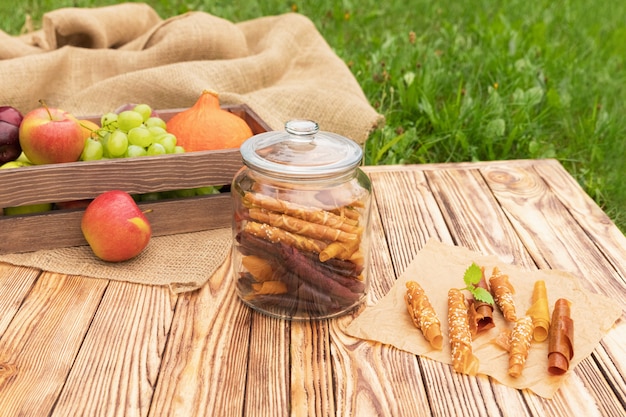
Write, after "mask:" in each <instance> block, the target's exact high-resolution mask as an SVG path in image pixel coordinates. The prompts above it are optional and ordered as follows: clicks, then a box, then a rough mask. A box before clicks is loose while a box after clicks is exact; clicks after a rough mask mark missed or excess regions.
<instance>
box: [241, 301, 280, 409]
mask: <svg viewBox="0 0 626 417" xmlns="http://www.w3.org/2000/svg"><path fill="white" fill-rule="evenodd" d="M290 345H291V324H290V323H289V322H287V321H284V320H280V319H276V318H273V317H267V316H265V315H263V314H261V313H258V312H253V313H252V321H251V329H250V351H249V352H250V353H249V357H248V372H247V373H248V376H247V379H246V398H245V410H244V415H246V416H251V417H252V416H260V417H261V416H276V417H280V416H288V415H289V414H290V406H291V398H290V395H289V392H290V349H289V346H290Z"/></svg>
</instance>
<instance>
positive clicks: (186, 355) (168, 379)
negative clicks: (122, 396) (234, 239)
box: [148, 261, 251, 417]
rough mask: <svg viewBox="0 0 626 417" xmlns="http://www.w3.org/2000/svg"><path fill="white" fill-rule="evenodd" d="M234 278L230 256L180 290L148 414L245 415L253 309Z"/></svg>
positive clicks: (198, 416)
mask: <svg viewBox="0 0 626 417" xmlns="http://www.w3.org/2000/svg"><path fill="white" fill-rule="evenodd" d="M232 283H233V281H232V270H231V268H230V262H229V261H226V262H225V263H224V264H223V265H222V266H221V267H220V268H219V269H218V270H217V271H216V272H215V274H214V275H213V276H212V277H211V278H210V279H209V281H208V282H207V284H206V285H205V286H204V287H202V288H201V289H199V290H197V291H194V292H191V293H184V294H182V295H180V296H179V298H178V303H177V305H176V311H175V313H174V318H173V324H172V328H171V330H170V335H169V338H168V343H167V346H166V350H165V354H164V357H163V361H162V364H161V369H160V372H159V377H158V381H157V385H156V388H155V392H154V397H153V400H152V403H151V407H150V410H149V413H148V415H150V416H159V417H161V416H194V417H196V416H197V417H202V416H231V415H242V413H243V409H244V398H245V383H246V373H247V368H246V367H247V359H248V353H249V348H248V346H249V344H250V340H249V338H250V321H251V320H250V316H251V312H250V310H249V309H248V308H247V307H245V306H244V305H243V303H241V302H240V301H239V300H238V298H237V296H236V294H235V291H234V286H233V285H232Z"/></svg>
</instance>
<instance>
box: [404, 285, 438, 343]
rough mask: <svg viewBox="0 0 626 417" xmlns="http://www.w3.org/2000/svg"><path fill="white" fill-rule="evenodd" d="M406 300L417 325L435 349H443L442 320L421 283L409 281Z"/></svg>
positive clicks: (412, 318)
mask: <svg viewBox="0 0 626 417" xmlns="http://www.w3.org/2000/svg"><path fill="white" fill-rule="evenodd" d="M404 301H405V302H406V306H407V310H408V311H409V315H410V316H411V320H412V321H413V324H414V325H415V327H417V328H418V329H420V330H421V332H422V334H423V335H424V337H425V338H426V340H428V342H429V343H430V345H431V346H432V347H433V348H434V349H437V350H441V349H442V347H443V336H442V334H441V322H440V321H439V318H438V317H437V313H436V312H435V309H434V308H433V306H432V305H431V304H430V300H429V299H428V296H426V294H425V293H424V289H423V288H422V287H421V285H419V284H418V283H417V282H415V281H408V282H407V283H406V294H405V295H404Z"/></svg>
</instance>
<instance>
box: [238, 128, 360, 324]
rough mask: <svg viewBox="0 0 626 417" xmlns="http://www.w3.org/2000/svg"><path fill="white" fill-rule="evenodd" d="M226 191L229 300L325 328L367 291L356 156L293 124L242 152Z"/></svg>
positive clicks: (333, 138) (348, 146)
mask: <svg viewBox="0 0 626 417" xmlns="http://www.w3.org/2000/svg"><path fill="white" fill-rule="evenodd" d="M241 155H242V158H243V162H244V167H243V168H241V170H240V171H239V172H238V173H237V174H236V175H235V177H234V179H233V183H232V187H231V194H232V198H233V204H234V217H233V236H234V240H233V242H234V243H233V256H232V262H233V271H234V274H235V280H236V288H237V294H238V295H239V297H240V298H241V300H242V301H243V302H244V303H246V304H247V305H249V306H250V307H252V308H253V309H255V310H258V311H260V312H263V313H265V314H268V315H271V316H274V317H280V318H284V319H291V320H300V319H323V318H330V317H335V316H338V315H341V314H343V313H346V312H348V311H350V310H352V309H354V308H355V307H357V306H358V305H359V304H360V303H361V302H362V301H363V300H364V299H365V296H366V294H367V292H368V290H369V278H368V263H369V246H370V227H369V219H370V205H371V183H370V180H369V178H368V177H367V175H366V174H365V173H364V172H363V171H362V170H361V169H360V168H359V165H360V164H361V160H362V157H363V151H362V149H361V147H360V146H359V145H358V144H357V143H356V142H354V141H352V140H350V139H347V138H345V137H343V136H340V135H337V134H334V133H330V132H322V131H319V128H318V125H317V123H315V122H313V121H310V120H292V121H289V122H287V123H286V125H285V131H283V132H276V131H273V132H265V133H261V134H258V135H255V136H253V137H252V138H250V139H248V140H247V141H246V142H244V143H243V144H242V146H241Z"/></svg>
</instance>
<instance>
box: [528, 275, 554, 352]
mask: <svg viewBox="0 0 626 417" xmlns="http://www.w3.org/2000/svg"><path fill="white" fill-rule="evenodd" d="M526 314H527V315H529V316H531V317H532V318H533V327H534V329H533V339H535V341H536V342H543V341H544V340H546V339H547V338H548V331H549V330H550V306H549V305H548V292H547V290H546V283H545V281H542V280H539V281H536V282H535V285H534V287H533V297H532V305H531V306H530V308H529V309H528V311H527V312H526Z"/></svg>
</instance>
